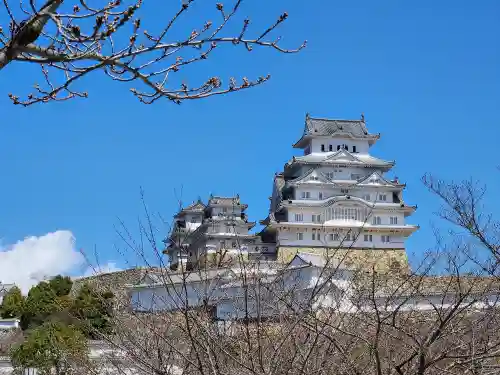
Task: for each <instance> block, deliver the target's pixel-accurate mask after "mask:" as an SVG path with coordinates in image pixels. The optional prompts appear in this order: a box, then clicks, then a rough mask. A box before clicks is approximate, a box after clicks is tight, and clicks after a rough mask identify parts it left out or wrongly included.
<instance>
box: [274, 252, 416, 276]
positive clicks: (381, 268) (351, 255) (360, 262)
mask: <svg viewBox="0 0 500 375" xmlns="http://www.w3.org/2000/svg"><path fill="white" fill-rule="evenodd" d="M277 251H278V261H279V262H281V263H288V262H290V261H291V260H292V258H293V257H294V256H295V254H297V252H299V251H300V252H305V253H313V254H322V255H328V256H331V257H332V258H334V259H337V260H339V261H341V262H342V264H343V265H345V266H347V267H348V268H354V269H361V270H367V271H371V270H372V267H373V265H374V266H375V270H376V271H377V272H403V273H409V272H410V265H409V263H408V257H407V255H406V250H404V249H380V250H379V249H369V248H366V249H332V248H325V247H288V246H280V247H279V248H278V250H277Z"/></svg>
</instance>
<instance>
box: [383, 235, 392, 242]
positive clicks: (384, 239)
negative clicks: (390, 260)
mask: <svg viewBox="0 0 500 375" xmlns="http://www.w3.org/2000/svg"><path fill="white" fill-rule="evenodd" d="M382 242H385V243H387V242H391V237H390V236H382Z"/></svg>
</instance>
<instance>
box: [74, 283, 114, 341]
mask: <svg viewBox="0 0 500 375" xmlns="http://www.w3.org/2000/svg"><path fill="white" fill-rule="evenodd" d="M112 300H113V293H111V292H103V293H100V292H98V291H96V290H94V289H93V288H92V287H90V286H89V285H88V284H84V285H83V286H82V288H81V289H80V291H79V293H78V296H77V297H76V298H75V300H74V301H73V305H72V307H71V314H72V316H74V317H75V318H77V319H78V321H79V327H80V329H81V330H82V332H83V333H84V334H85V336H87V337H89V338H91V339H99V338H100V334H110V333H112V331H113V326H112V321H111V317H112V311H113V301H112Z"/></svg>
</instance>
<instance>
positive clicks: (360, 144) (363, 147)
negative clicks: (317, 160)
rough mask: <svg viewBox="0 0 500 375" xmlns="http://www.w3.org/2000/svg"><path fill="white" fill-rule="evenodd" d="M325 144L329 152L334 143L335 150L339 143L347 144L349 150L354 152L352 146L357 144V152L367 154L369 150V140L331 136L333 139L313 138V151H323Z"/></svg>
mask: <svg viewBox="0 0 500 375" xmlns="http://www.w3.org/2000/svg"><path fill="white" fill-rule="evenodd" d="M322 144H323V145H325V150H326V151H327V152H329V150H330V145H332V149H333V151H337V146H338V145H341V146H342V145H343V144H346V145H347V146H348V148H349V149H348V151H349V152H352V150H353V149H352V147H353V146H356V152H358V153H360V154H361V153H364V154H367V153H368V150H369V145H368V141H363V140H357V139H341V138H331V139H326V138H323V139H313V140H312V142H311V153H316V152H318V153H319V152H322V151H321V145H322Z"/></svg>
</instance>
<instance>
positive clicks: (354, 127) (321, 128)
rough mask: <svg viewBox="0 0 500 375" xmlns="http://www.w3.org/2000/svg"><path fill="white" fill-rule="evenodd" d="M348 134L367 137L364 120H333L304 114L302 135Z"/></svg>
mask: <svg viewBox="0 0 500 375" xmlns="http://www.w3.org/2000/svg"><path fill="white" fill-rule="evenodd" d="M338 133H342V134H349V135H352V136H354V137H367V136H370V135H371V134H369V133H368V129H367V128H366V124H365V121H364V120H363V119H361V120H335V119H326V118H313V117H310V116H309V115H306V123H305V126H304V135H333V134H338Z"/></svg>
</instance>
